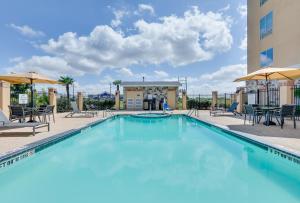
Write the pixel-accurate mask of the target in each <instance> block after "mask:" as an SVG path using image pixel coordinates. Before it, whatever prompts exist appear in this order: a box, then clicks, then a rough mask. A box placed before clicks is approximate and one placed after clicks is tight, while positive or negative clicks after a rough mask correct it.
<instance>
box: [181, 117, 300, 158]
mask: <svg viewBox="0 0 300 203" xmlns="http://www.w3.org/2000/svg"><path fill="white" fill-rule="evenodd" d="M178 115H184V116H187V117H189V118H193V119H195V120H198V121H200V122H202V123H204V124H207V125H210V126H214V127H216V128H219V129H221V130H223V131H225V132H227V133H229V134H231V135H233V136H236V137H239V138H240V139H243V140H245V141H246V142H247V141H249V140H250V141H254V142H255V143H257V144H259V145H263V146H265V147H268V148H273V149H276V150H279V151H281V152H283V153H285V154H288V155H290V156H294V157H296V158H297V159H299V160H300V152H299V151H296V150H293V149H290V148H287V147H284V146H282V145H278V144H273V143H270V142H268V141H266V140H263V139H260V138H258V135H255V134H251V133H245V132H241V131H236V130H231V129H230V128H229V127H228V126H226V125H220V124H216V123H213V122H210V121H206V120H203V119H201V118H199V117H194V116H190V115H186V114H178Z"/></svg>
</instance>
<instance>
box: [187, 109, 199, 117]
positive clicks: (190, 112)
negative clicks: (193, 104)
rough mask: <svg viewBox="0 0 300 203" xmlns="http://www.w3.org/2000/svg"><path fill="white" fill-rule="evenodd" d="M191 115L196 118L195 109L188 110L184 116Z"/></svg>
mask: <svg viewBox="0 0 300 203" xmlns="http://www.w3.org/2000/svg"><path fill="white" fill-rule="evenodd" d="M193 113H194V114H195V116H197V109H194V108H193V109H190V110H189V111H188V112H187V114H186V115H188V116H192V115H193Z"/></svg>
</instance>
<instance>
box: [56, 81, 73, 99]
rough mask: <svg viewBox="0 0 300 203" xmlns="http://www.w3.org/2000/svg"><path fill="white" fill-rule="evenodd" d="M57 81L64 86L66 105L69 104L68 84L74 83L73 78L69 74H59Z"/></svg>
mask: <svg viewBox="0 0 300 203" xmlns="http://www.w3.org/2000/svg"><path fill="white" fill-rule="evenodd" d="M58 81H59V82H61V83H62V84H63V85H64V86H66V91H67V99H68V105H70V85H72V84H73V83H74V79H73V78H71V77H70V76H60V78H59V80H58Z"/></svg>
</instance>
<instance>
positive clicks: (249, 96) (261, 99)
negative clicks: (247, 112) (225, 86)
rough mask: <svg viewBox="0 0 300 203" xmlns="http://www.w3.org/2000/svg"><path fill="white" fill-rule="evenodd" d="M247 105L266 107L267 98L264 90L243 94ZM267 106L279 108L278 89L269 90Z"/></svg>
mask: <svg viewBox="0 0 300 203" xmlns="http://www.w3.org/2000/svg"><path fill="white" fill-rule="evenodd" d="M243 97H245V100H246V103H247V104H257V105H267V104H268V97H267V91H266V90H257V91H252V92H246V93H243ZM269 105H270V106H279V105H280V90H279V88H270V89H269Z"/></svg>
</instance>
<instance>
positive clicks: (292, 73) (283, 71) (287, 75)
mask: <svg viewBox="0 0 300 203" xmlns="http://www.w3.org/2000/svg"><path fill="white" fill-rule="evenodd" d="M297 78H300V68H273V67H268V68H262V69H260V70H258V71H255V72H252V73H250V74H248V75H246V76H243V77H240V78H237V79H236V80H234V82H240V81H248V80H294V79H297Z"/></svg>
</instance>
